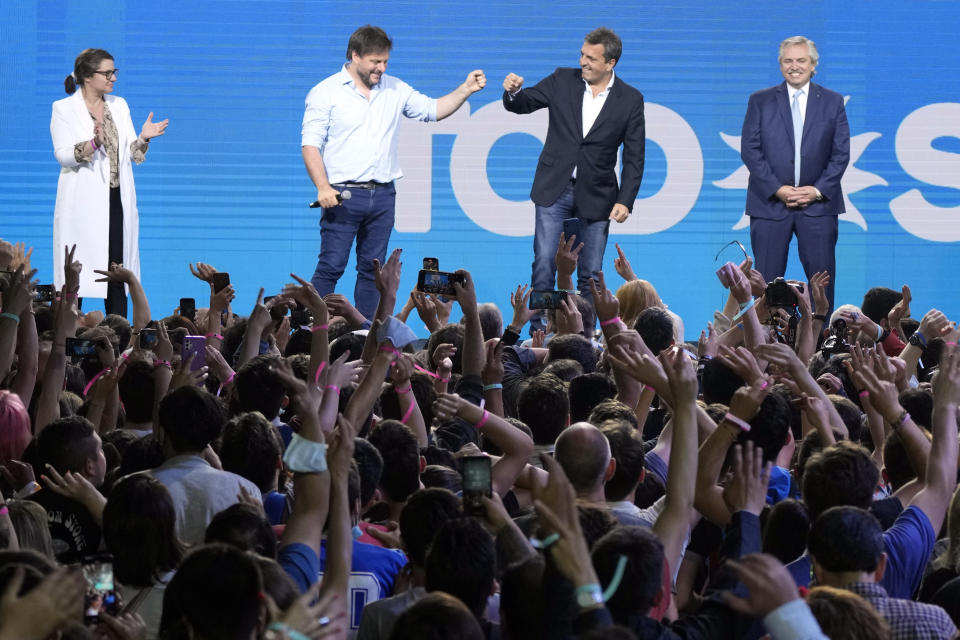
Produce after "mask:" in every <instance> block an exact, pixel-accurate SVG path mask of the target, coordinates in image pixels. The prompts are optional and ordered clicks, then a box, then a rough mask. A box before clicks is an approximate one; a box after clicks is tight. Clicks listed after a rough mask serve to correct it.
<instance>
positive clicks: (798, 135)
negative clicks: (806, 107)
mask: <svg viewBox="0 0 960 640" xmlns="http://www.w3.org/2000/svg"><path fill="white" fill-rule="evenodd" d="M802 95H803V91H802V90H801V91H797V92H796V93H795V94H793V104H792V105H791V107H790V111H791V113H792V114H793V184H794V186H796V187H799V186H800V142H801V139H802V138H803V118H802V117H801V116H800V96H802Z"/></svg>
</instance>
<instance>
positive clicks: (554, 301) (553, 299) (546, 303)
mask: <svg viewBox="0 0 960 640" xmlns="http://www.w3.org/2000/svg"><path fill="white" fill-rule="evenodd" d="M566 298H567V292H566V291H531V292H530V308H531V309H559V308H560V306H561V302H562V301H563V300H565V299H566Z"/></svg>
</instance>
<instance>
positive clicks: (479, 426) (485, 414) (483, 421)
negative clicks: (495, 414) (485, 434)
mask: <svg viewBox="0 0 960 640" xmlns="http://www.w3.org/2000/svg"><path fill="white" fill-rule="evenodd" d="M489 417H490V412H489V411H487V410H486V409H484V410H483V417H482V418H480V422H478V423H477V424H475V425H473V427H474V428H475V429H476V430H477V431H480V429H482V428H483V425H485V424H487V418H489Z"/></svg>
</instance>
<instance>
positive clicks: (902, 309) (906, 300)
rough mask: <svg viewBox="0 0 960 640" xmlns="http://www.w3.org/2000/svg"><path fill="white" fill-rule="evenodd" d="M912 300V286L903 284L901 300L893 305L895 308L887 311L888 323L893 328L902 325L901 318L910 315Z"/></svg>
mask: <svg viewBox="0 0 960 640" xmlns="http://www.w3.org/2000/svg"><path fill="white" fill-rule="evenodd" d="M912 301H913V294H911V293H910V287H909V286H907V285H903V289H901V298H900V302H898V303H897V304H895V305H893V308H892V309H890V311H889V312H888V313H887V323H888V324H889V325H890V328H891V329H894V330H896V329H897V328H898V327H899V326H900V321H901V320H903V319H904V318H909V317H910V302H912Z"/></svg>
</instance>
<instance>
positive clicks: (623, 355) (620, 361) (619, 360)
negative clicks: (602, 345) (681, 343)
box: [607, 334, 670, 392]
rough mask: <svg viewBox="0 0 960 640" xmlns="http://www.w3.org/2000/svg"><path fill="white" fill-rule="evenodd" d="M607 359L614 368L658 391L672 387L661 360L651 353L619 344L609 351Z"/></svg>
mask: <svg viewBox="0 0 960 640" xmlns="http://www.w3.org/2000/svg"><path fill="white" fill-rule="evenodd" d="M619 335H623V334H619ZM614 354H616V355H614ZM607 359H608V360H610V363H611V364H612V365H613V366H614V368H616V369H619V370H621V371H623V372H624V373H626V374H627V375H629V376H630V377H631V378H633V379H635V380H637V381H638V382H640V383H642V384H645V385H648V386H651V387H653V388H654V389H657V391H658V392H660V391H668V390H669V389H670V380H669V379H668V378H667V372H666V371H664V369H663V365H662V364H661V363H660V361H659V360H658V359H657V358H656V357H654V356H653V355H651V354H650V353H638V352H634V351H631V350H629V349H626V348H624V347H622V346H619V345H617V346H613V347H612V348H611V349H610V351H609V352H608V353H607Z"/></svg>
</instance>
